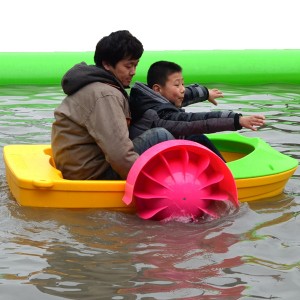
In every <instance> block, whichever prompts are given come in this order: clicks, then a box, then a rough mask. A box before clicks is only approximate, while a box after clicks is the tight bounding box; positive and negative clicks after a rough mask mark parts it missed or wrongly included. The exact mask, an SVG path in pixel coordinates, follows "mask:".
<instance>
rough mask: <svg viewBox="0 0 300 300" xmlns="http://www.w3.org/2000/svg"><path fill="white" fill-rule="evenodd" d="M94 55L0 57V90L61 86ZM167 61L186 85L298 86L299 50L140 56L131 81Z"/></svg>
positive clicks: (14, 54) (174, 52)
mask: <svg viewBox="0 0 300 300" xmlns="http://www.w3.org/2000/svg"><path fill="white" fill-rule="evenodd" d="M93 54H94V53H93V52H0V66H1V68H0V85H9V84H60V81H61V78H62V76H63V74H65V72H66V71H67V70H68V69H69V68H71V67H72V66H73V65H74V64H76V63H79V62H82V61H85V62H86V63H87V64H93ZM157 60H169V61H173V62H176V63H178V64H180V65H181V66H182V67H183V72H184V78H185V83H186V84H189V83H194V82H199V83H202V84H209V83H224V84H269V83H291V84H298V83H300V49H299V50H297V49H296V50H182V51H180V50H169V51H145V52H144V54H143V56H142V58H141V60H140V63H139V66H138V68H137V73H136V75H135V78H134V81H142V82H145V80H146V73H147V70H148V68H149V66H150V65H151V64H152V63H153V62H155V61H157Z"/></svg>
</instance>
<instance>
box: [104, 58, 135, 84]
mask: <svg viewBox="0 0 300 300" xmlns="http://www.w3.org/2000/svg"><path fill="white" fill-rule="evenodd" d="M138 63H139V60H138V59H126V58H125V59H122V60H120V61H119V62H118V63H117V64H116V65H115V66H114V67H113V66H112V65H110V64H107V63H105V62H103V66H104V68H105V69H106V70H107V71H110V72H111V73H113V74H114V75H115V77H117V79H119V80H120V81H121V83H122V84H123V86H124V87H125V88H127V87H129V85H130V82H131V80H132V77H133V76H134V75H135V71H136V67H137V65H138Z"/></svg>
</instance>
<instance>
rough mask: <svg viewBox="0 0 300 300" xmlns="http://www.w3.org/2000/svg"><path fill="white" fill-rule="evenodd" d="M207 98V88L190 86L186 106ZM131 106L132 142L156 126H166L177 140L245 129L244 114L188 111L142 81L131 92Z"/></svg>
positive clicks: (185, 99)
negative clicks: (241, 121) (243, 125)
mask: <svg viewBox="0 0 300 300" xmlns="http://www.w3.org/2000/svg"><path fill="white" fill-rule="evenodd" d="M207 99H208V90H207V89H206V88H205V87H203V86H201V85H197V84H194V85H190V86H188V87H187V88H186V91H185V96H184V100H183V106H187V105H190V104H193V103H197V102H201V101H205V100H207ZM129 105H130V111H131V114H132V122H131V125H130V128H129V133H130V138H131V139H134V138H135V137H137V136H139V135H140V134H142V133H143V132H144V131H146V130H148V129H150V128H154V127H163V128H165V129H167V130H168V131H169V132H170V133H172V134H173V135H174V136H175V137H176V138H184V137H185V136H188V135H192V134H204V133H214V132H219V131H235V130H239V129H241V128H242V127H241V126H240V124H239V117H240V115H241V114H238V113H234V112H232V111H211V112H198V113H191V112H185V111H184V109H182V108H177V107H175V106H174V105H173V104H172V103H170V102H169V101H168V100H167V99H166V98H164V97H163V96H161V95H160V94H158V93H156V92H154V91H153V90H152V89H150V88H149V87H148V86H147V85H145V84H143V83H140V82H137V83H135V85H134V86H133V87H132V89H131V91H130V99H129Z"/></svg>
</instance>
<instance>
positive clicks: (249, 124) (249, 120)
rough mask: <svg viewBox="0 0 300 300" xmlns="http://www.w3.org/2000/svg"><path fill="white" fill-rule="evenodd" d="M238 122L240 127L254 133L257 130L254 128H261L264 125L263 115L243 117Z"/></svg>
mask: <svg viewBox="0 0 300 300" xmlns="http://www.w3.org/2000/svg"><path fill="white" fill-rule="evenodd" d="M239 121H240V125H241V126H242V127H245V128H248V129H251V130H253V131H256V130H257V128H256V127H255V126H263V125H264V124H265V116H263V115H253V116H245V117H243V116H241V117H240V120H239Z"/></svg>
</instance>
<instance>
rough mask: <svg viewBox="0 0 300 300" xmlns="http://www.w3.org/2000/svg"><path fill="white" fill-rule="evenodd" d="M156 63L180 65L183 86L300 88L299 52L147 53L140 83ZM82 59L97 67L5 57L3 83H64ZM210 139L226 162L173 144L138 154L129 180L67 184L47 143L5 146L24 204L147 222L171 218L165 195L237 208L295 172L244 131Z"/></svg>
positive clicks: (77, 57)
mask: <svg viewBox="0 0 300 300" xmlns="http://www.w3.org/2000/svg"><path fill="white" fill-rule="evenodd" d="M157 60H170V61H176V62H177V63H178V64H180V65H181V66H182V67H183V69H184V70H185V83H186V84H190V83H195V82H201V83H202V84H215V83H218V82H220V83H228V84H236V83H237V84H249V83H251V84H268V83H295V84H299V83H300V76H299V68H297V66H299V64H300V50H226V51H223V50H215V51H210V50H208V51H204V50H193V51H191V50H186V51H145V53H144V54H143V59H142V60H141V62H140V63H139V67H138V72H137V74H136V76H135V80H136V81H141V82H145V80H146V73H147V70H148V68H149V66H150V64H151V63H153V62H154V61H157ZM79 61H85V62H86V63H88V64H92V63H93V52H76V53H75V52H50V53H36V52H32V53H30V52H26V53H0V62H1V66H2V67H1V70H0V75H1V76H0V85H1V84H4V85H7V84H21V85H23V84H59V83H60V80H61V78H62V76H63V74H65V72H66V70H68V69H69V68H70V67H72V66H73V65H74V64H75V63H78V62H79ZM274 61H276V64H275V63H274ZM41 66H43V67H41ZM207 136H208V137H209V138H210V139H211V140H212V141H213V142H214V144H215V145H216V146H217V148H218V149H219V150H220V151H221V153H222V154H223V156H224V157H225V159H226V164H225V163H224V162H223V161H222V160H221V161H220V160H219V158H218V157H215V156H214V155H212V153H210V152H211V151H210V152H209V150H208V149H203V148H201V147H200V146H199V145H198V146H195V145H182V144H180V143H179V144H177V145H171V147H170V149H172V150H170V149H169V147H167V146H166V145H161V146H158V147H162V148H160V149H158V150H159V151H158V152H156V153H155V152H154V151H153V149H152V150H151V151H150V152H148V153H145V155H144V154H143V155H141V157H142V158H141V157H140V158H139V159H138V160H139V163H137V164H134V166H133V168H132V170H131V171H130V173H129V175H128V178H127V180H126V181H122V180H120V181H109V180H106V181H91V180H85V181H80V180H66V179H64V178H63V177H62V174H61V172H60V171H59V170H58V169H56V168H55V164H54V160H53V157H52V151H51V146H50V145H7V146H5V147H4V149H3V154H4V161H5V168H6V179H7V182H8V185H9V188H10V190H11V192H12V195H13V196H14V198H15V199H16V200H17V202H18V203H19V204H20V205H22V206H31V207H53V208H103V209H113V210H122V211H127V212H134V211H136V210H137V208H140V209H141V207H142V209H141V210H140V212H139V213H140V215H141V216H142V217H144V218H152V217H153V216H154V214H156V215H158V216H159V218H160V219H161V218H166V217H168V209H167V208H166V207H165V208H163V207H158V206H157V203H158V202H159V203H162V205H165V204H163V203H164V200H166V197H169V198H168V199H169V200H172V199H171V198H172V197H173V196H176V197H177V196H178V197H179V198H180V199H181V202H180V203H181V204H182V203H185V202H186V203H188V201H186V200H187V198H191V199H194V200H197V201H198V200H199V199H198V198H197V197H196V198H197V199H195V197H194V196H195V195H199V194H201V197H202V198H203V199H206V200H207V199H209V200H216V201H223V202H231V203H232V204H233V205H238V203H239V202H246V201H257V200H262V199H265V198H269V197H273V196H276V195H279V194H281V193H282V192H283V191H284V188H285V185H286V183H287V181H288V180H289V178H290V177H291V176H292V175H293V174H294V172H295V170H296V169H297V167H298V161H297V160H296V159H294V158H292V157H289V156H287V155H284V154H282V153H280V152H278V151H277V150H276V149H274V148H272V147H271V146H270V145H268V144H267V143H266V142H264V141H263V140H262V139H260V138H250V137H245V136H243V135H241V134H239V133H228V134H227V133H220V134H209V135H207ZM154 147H155V146H154ZM154 150H155V149H154ZM169 150H170V152H169ZM160 151H161V152H160ZM170 153H171V154H170ZM177 157H180V160H178V159H176V158H177ZM144 158H146V159H145V160H144ZM179 161H181V162H180V163H179ZM149 162H150V163H149ZM153 162H156V164H155V163H153ZM161 167H163V168H164V169H161ZM188 169H191V170H192V171H191V172H187V170H188ZM166 170H167V171H166ZM153 174H155V176H154V175H153ZM172 185H175V187H176V188H175V189H174V186H172ZM171 186H172V187H171ZM227 190H228V191H227ZM183 191H185V192H183ZM200 191H201V193H200ZM172 195H173V196H172ZM162 198H163V199H162ZM202 198H201V199H202ZM151 199H152V200H153V199H154V200H153V201H152V203H153V204H154V206H155V207H151V209H150V212H149V211H143V209H144V208H145V206H147V205H149V203H151ZM161 199H162V200H163V201H160V200H161ZM157 200H159V201H157ZM201 201H202V200H201ZM201 201H200V202H201ZM198 202H199V201H198ZM202 202H203V201H202ZM174 203H175V204H176V202H174ZM181 204H180V205H181ZM151 205H152V204H151ZM197 205H198V204H197ZM187 206H188V205H187ZM188 209H190V208H188ZM193 209H194V208H191V211H192V210H193ZM201 209H202V211H203V212H205V213H207V214H209V215H211V216H213V214H214V212H213V211H212V210H210V208H209V207H208V206H207V203H202V204H201ZM154 217H155V216H154Z"/></svg>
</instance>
